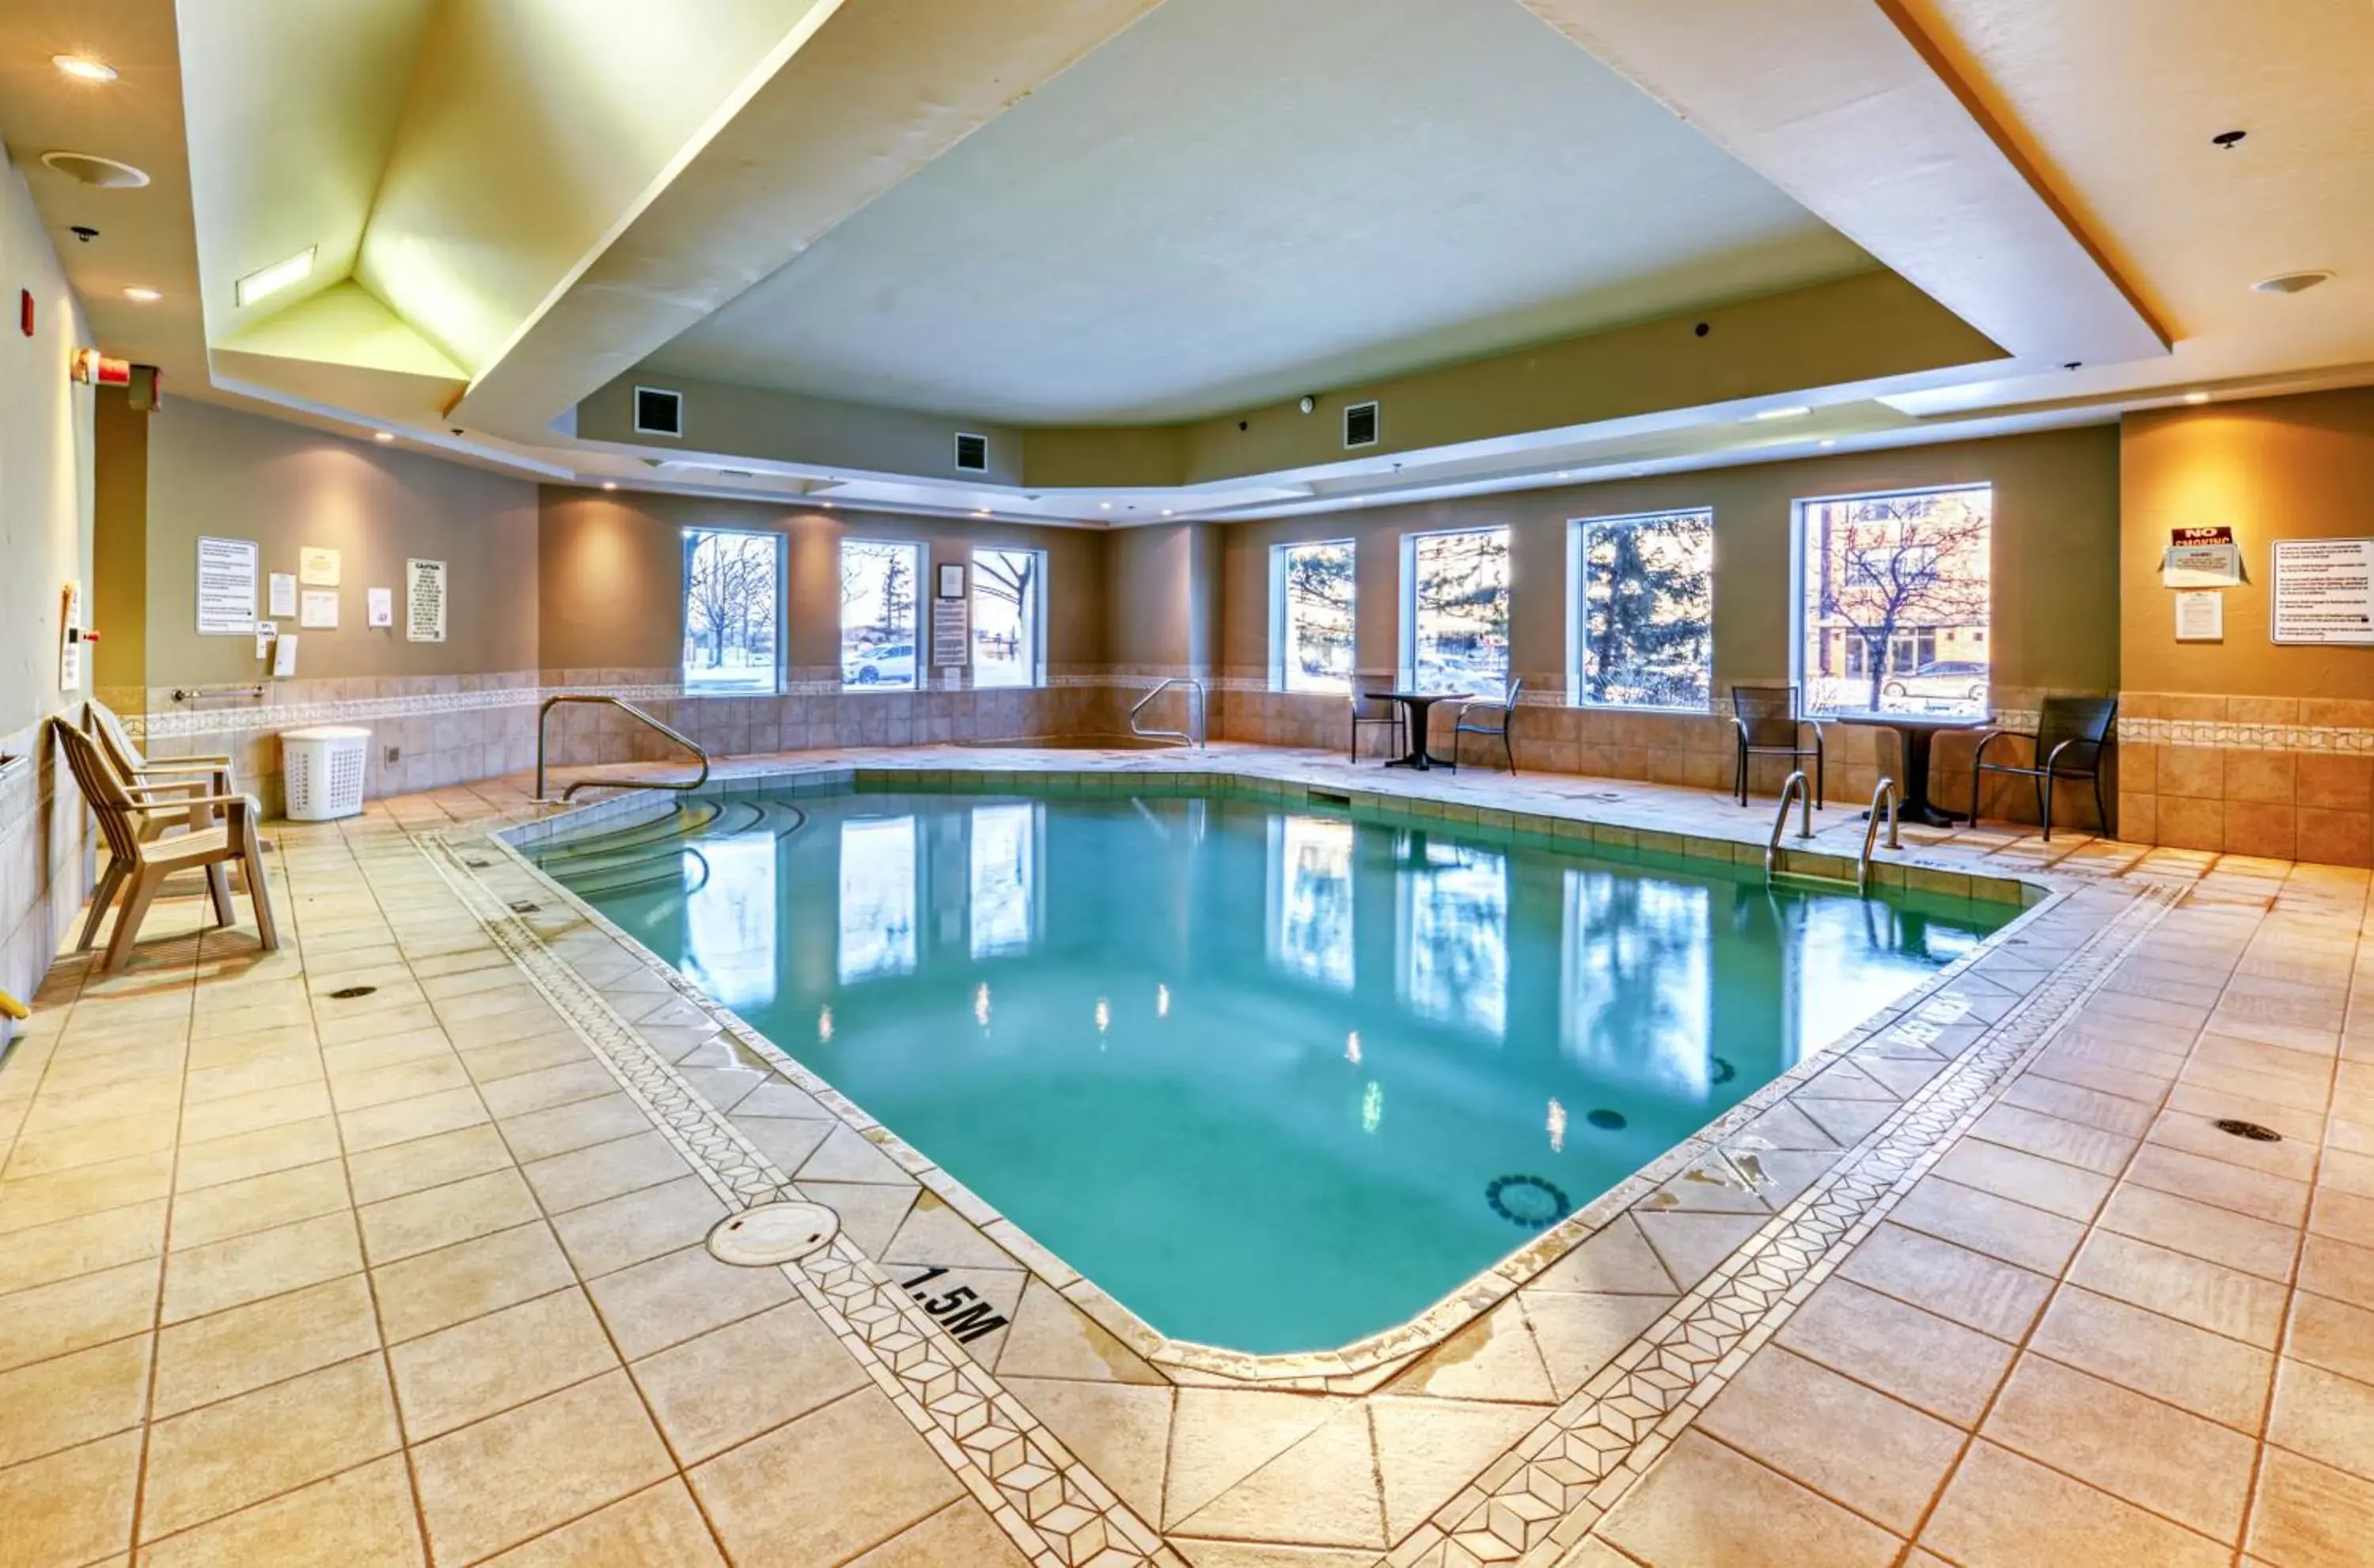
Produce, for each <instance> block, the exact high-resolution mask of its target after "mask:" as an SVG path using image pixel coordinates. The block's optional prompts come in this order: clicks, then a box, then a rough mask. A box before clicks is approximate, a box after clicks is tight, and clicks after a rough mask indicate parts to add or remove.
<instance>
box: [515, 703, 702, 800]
mask: <svg viewBox="0 0 2374 1568" xmlns="http://www.w3.org/2000/svg"><path fill="white" fill-rule="evenodd" d="M564 702H590V703H599V704H601V705H603V706H605V707H608V708H617V709H618V711H620V712H621V713H624V714H626V715H628V716H629V718H633V719H640V720H642V721H643V722H644V723H645V724H648V725H650V726H651V727H652V729H654V730H657V731H659V732H660V733H661V734H663V735H665V736H666V737H667V738H668V739H669V740H671V741H674V742H675V743H676V744H677V745H680V746H682V747H683V748H684V749H685V750H687V751H688V752H690V753H691V754H692V755H695V756H697V757H699V759H700V776H699V778H695V779H693V780H692V781H691V782H690V783H685V782H683V781H681V780H677V779H671V778H581V779H579V780H578V781H577V782H576V783H574V784H571V785H570V787H569V788H568V789H566V790H562V791H561V792H560V800H559V802H558V803H559V804H562V805H566V804H567V803H568V802H570V801H571V800H573V799H574V798H575V797H576V794H577V791H578V790H677V791H679V792H681V791H685V790H698V789H699V788H700V787H701V786H702V785H703V784H706V783H708V782H709V749H708V748H707V747H706V746H703V745H702V744H701V743H699V741H696V740H694V739H693V738H692V737H691V736H689V735H687V734H685V733H683V732H682V731H678V730H676V729H673V728H671V727H670V726H668V725H665V724H663V723H661V722H660V721H659V720H656V719H654V718H652V716H651V715H650V714H648V713H645V712H644V711H643V710H642V709H641V708H637V707H636V706H635V705H634V704H633V703H631V702H628V701H625V700H624V699H622V698H619V697H615V696H599V695H597V694H595V693H593V692H563V693H561V694H560V695H559V696H548V697H546V698H545V699H544V706H543V707H542V708H538V709H536V714H535V799H536V802H537V803H538V804H539V805H547V806H548V805H552V804H555V803H556V802H554V801H553V800H552V799H551V798H550V797H549V796H547V795H546V793H545V792H544V731H545V726H546V721H547V720H550V719H551V717H552V710H553V709H554V708H558V707H559V706H560V705H561V704H562V703H564Z"/></svg>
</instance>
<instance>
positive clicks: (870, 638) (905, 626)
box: [840, 539, 923, 691]
mask: <svg viewBox="0 0 2374 1568" xmlns="http://www.w3.org/2000/svg"><path fill="white" fill-rule="evenodd" d="M922 577H923V546H922V545H920V544H891V543H889V542H887V541H885V540H879V539H844V540H842V541H841V542H840V678H841V684H842V685H851V686H863V687H864V688H866V689H867V690H872V691H908V690H912V689H913V688H914V686H915V684H916V677H917V673H918V672H919V671H920V670H921V669H922V668H923V661H922V660H921V659H920V658H919V657H918V654H919V653H920V652H921V651H922V650H921V649H920V648H919V647H918V645H917V639H916V626H915V592H916V584H917V583H918V581H919V580H920V579H922Z"/></svg>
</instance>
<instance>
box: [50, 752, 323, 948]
mask: <svg viewBox="0 0 2374 1568" xmlns="http://www.w3.org/2000/svg"><path fill="white" fill-rule="evenodd" d="M50 729H51V731H53V734H54V735H55V736H56V739H57V744H58V749H59V750H60V751H62V752H64V753H65V758H66V766H67V767H68V768H69V769H71V770H72V771H73V773H74V777H75V783H76V785H77V786H78V787H80V789H81V790H82V796H83V799H84V800H85V801H87V802H89V805H90V809H91V812H92V814H94V815H95V816H97V817H98V818H99V831H100V836H101V837H104V838H105V839H106V840H107V869H106V870H105V871H104V872H101V873H100V880H99V887H98V889H97V890H96V891H94V892H93V893H92V895H91V899H90V918H89V919H87V920H86V921H84V922H83V928H82V940H81V941H80V942H77V943H76V944H75V951H76V953H88V951H90V945H91V943H92V942H95V941H96V940H98V937H99V924H100V919H101V918H102V917H104V916H105V915H106V913H107V907H108V905H109V904H110V903H112V902H113V900H114V898H115V895H116V894H117V893H118V892H119V891H121V892H122V893H123V908H122V909H121V910H120V911H118V912H117V915H116V918H115V934H114V935H113V936H112V937H111V938H110V939H109V941H108V943H107V958H106V961H105V963H104V965H102V967H104V969H105V970H106V972H107V973H109V974H111V975H112V974H114V973H116V972H117V971H118V970H120V969H122V968H123V965H124V964H125V963H126V961H128V960H129V959H130V958H131V956H132V946H133V943H134V942H136V941H138V940H139V936H140V925H141V922H142V921H143V920H145V919H147V917H148V906H149V905H150V904H151V903H152V902H154V901H155V899H156V896H157V891H158V889H159V887H161V886H163V885H164V882H165V879H166V878H167V877H170V876H171V875H173V874H174V873H175V872H186V871H203V872H205V873H206V893H207V895H208V896H210V897H211V898H212V899H213V900H214V907H215V923H216V924H217V925H224V926H228V925H229V924H231V923H232V922H233V919H234V916H233V913H232V910H231V902H230V879H229V876H228V875H227V874H226V873H225V868H226V867H227V866H229V865H230V864H231V863H232V862H234V861H235V862H237V863H238V864H239V865H240V866H241V868H243V870H244V871H245V872H246V882H247V895H248V898H249V900H250V901H251V902H252V903H253V904H254V906H255V929H256V934H257V936H258V937H259V938H260V939H261V940H262V942H263V943H264V951H265V952H266V953H269V952H272V951H273V950H274V949H276V948H277V947H278V946H279V945H280V935H279V932H278V931H277V930H276V929H275V928H274V926H273V923H272V895H271V891H270V889H269V888H268V887H267V885H266V884H265V883H264V847H263V841H262V840H261V839H260V838H259V837H257V835H256V831H255V828H256V822H257V819H258V818H259V817H260V816H261V815H262V814H263V812H262V808H260V807H259V806H258V805H257V804H256V802H254V800H253V799H252V798H251V797H249V796H246V795H206V796H197V797H192V796H190V795H187V794H185V793H182V792H180V791H178V790H176V791H172V792H170V793H162V792H159V790H158V789H157V787H156V786H143V785H136V784H127V783H126V782H125V781H124V779H123V777H122V776H121V775H120V774H118V773H117V772H116V771H115V768H114V766H113V765H112V764H111V763H110V762H109V761H108V760H107V756H106V754H105V753H103V752H101V751H100V747H99V743H97V742H95V741H93V740H92V739H91V738H90V737H89V736H88V735H86V734H84V733H83V732H82V731H79V730H77V729H76V728H75V727H74V726H73V725H71V724H68V723H67V722H65V720H63V719H53V720H50ZM151 794H156V795H157V797H158V798H155V799H149V798H148V797H149V796H150V795H151ZM200 806H203V807H204V808H206V810H207V811H208V812H212V811H214V810H215V809H216V808H217V807H219V808H221V809H222V811H223V825H222V826H219V827H203V828H194V829H192V830H191V831H189V832H187V833H182V834H177V835H175V836H173V837H170V838H156V839H144V838H143V837H141V836H140V826H139V825H140V822H141V820H142V819H143V818H145V817H147V816H148V815H151V814H154V813H182V814H184V815H187V814H189V813H191V812H192V811H193V810H194V808H196V807H200Z"/></svg>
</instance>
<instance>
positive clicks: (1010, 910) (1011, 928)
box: [971, 801, 1039, 958]
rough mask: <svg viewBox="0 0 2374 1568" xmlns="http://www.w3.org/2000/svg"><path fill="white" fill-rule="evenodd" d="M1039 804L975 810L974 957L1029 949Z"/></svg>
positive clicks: (1034, 910)
mask: <svg viewBox="0 0 2374 1568" xmlns="http://www.w3.org/2000/svg"><path fill="white" fill-rule="evenodd" d="M1038 850H1039V806H1038V804H1037V803H1036V802H1029V801H1023V802H1011V803H1006V804H1000V805H993V806H975V807H973V809H972V889H971V893H972V897H971V910H972V955H973V956H974V957H975V958H996V957H1001V956H1004V955H1005V954H1016V953H1028V952H1029V951H1030V939H1031V936H1032V934H1033V930H1034V926H1035V919H1034V917H1035V915H1036V913H1037V897H1038V887H1039V866H1038V858H1039V857H1038Z"/></svg>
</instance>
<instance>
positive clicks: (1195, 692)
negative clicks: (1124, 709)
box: [1129, 675, 1210, 746]
mask: <svg viewBox="0 0 2374 1568" xmlns="http://www.w3.org/2000/svg"><path fill="white" fill-rule="evenodd" d="M1173 686H1178V687H1180V688H1181V689H1182V690H1183V691H1185V692H1186V693H1188V696H1189V701H1188V704H1187V729H1186V730H1148V729H1146V727H1145V726H1144V725H1142V724H1140V723H1139V722H1138V721H1137V716H1138V715H1139V714H1141V713H1143V712H1145V711H1146V704H1148V703H1150V702H1152V701H1153V700H1154V699H1155V698H1156V697H1158V696H1161V695H1162V694H1163V693H1164V692H1167V691H1169V689H1170V688H1171V687H1173ZM1191 731H1192V732H1191ZM1129 732H1130V733H1131V734H1133V735H1137V736H1140V737H1142V738H1144V739H1146V740H1149V741H1179V742H1182V743H1185V744H1187V745H1191V746H1200V745H1202V744H1204V737H1205V735H1206V734H1207V733H1209V732H1210V726H1209V725H1208V724H1207V723H1206V721H1205V708H1204V683H1203V682H1201V681H1199V680H1197V679H1195V678H1194V677H1193V676H1192V675H1172V676H1170V677H1169V679H1168V680H1165V681H1163V682H1161V683H1160V684H1159V685H1157V686H1156V687H1155V688H1154V689H1153V690H1152V691H1150V692H1148V693H1146V695H1145V696H1142V697H1139V698H1138V699H1137V706H1136V707H1134V708H1131V709H1130V710H1129Z"/></svg>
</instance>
